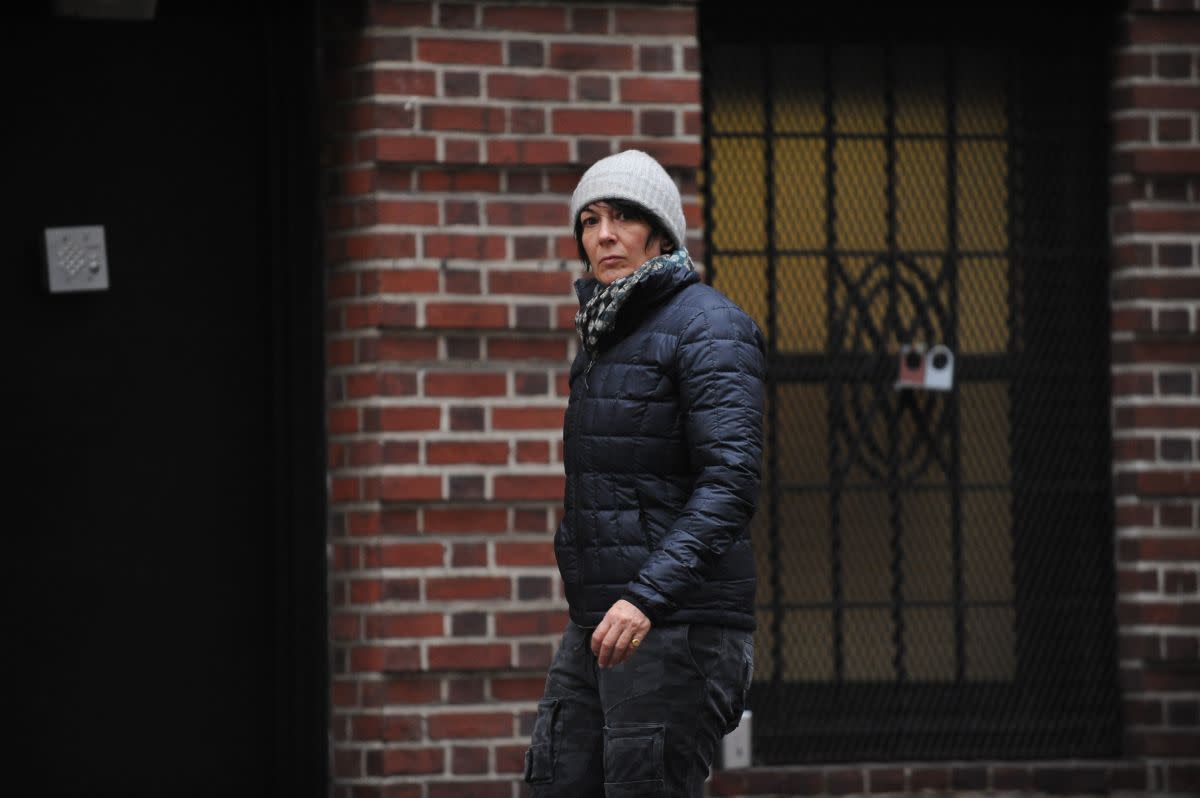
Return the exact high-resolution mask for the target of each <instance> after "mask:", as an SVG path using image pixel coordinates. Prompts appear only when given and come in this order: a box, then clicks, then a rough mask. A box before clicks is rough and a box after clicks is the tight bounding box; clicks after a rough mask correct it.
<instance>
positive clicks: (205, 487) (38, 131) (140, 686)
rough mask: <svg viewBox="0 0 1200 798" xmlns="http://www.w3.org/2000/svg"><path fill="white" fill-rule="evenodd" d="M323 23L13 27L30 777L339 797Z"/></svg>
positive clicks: (256, 17)
mask: <svg viewBox="0 0 1200 798" xmlns="http://www.w3.org/2000/svg"><path fill="white" fill-rule="evenodd" d="M47 5H49V4H47ZM100 5H101V6H103V5H104V4H100ZM281 7H282V6H281ZM314 20H315V14H314V9H313V4H312V3H298V4H289V5H288V6H287V8H286V10H280V9H275V8H273V7H270V4H253V3H250V4H244V5H238V6H234V5H232V4H205V3H191V4H186V5H185V4H180V3H172V2H170V1H169V0H165V1H164V2H159V3H158V13H157V14H156V16H155V18H153V19H151V20H143V21H114V20H66V19H56V18H54V17H52V16H50V15H49V13H47V14H46V16H44V17H40V18H24V19H19V20H11V19H10V20H9V21H8V22H7V23H6V33H7V36H6V39H7V41H6V44H5V48H4V50H5V56H6V58H5V63H4V69H3V77H2V78H0V80H2V81H3V97H4V98H5V101H6V103H5V104H6V107H7V108H8V113H7V114H6V117H7V124H6V127H7V133H8V137H9V138H8V140H9V141H10V144H9V147H8V150H7V156H8V157H7V159H6V174H5V179H4V188H5V195H6V196H5V200H6V202H5V207H6V212H5V214H4V228H5V231H6V235H5V236H4V247H5V249H4V256H5V262H6V268H5V269H4V270H3V277H2V278H0V279H3V291H2V293H0V296H3V297H4V300H5V302H4V304H5V309H6V312H5V313H4V322H5V325H6V329H5V331H6V335H5V341H6V342H7V348H8V350H9V353H10V354H9V357H8V358H7V364H8V366H9V370H8V372H7V379H6V383H7V385H8V386H9V388H10V391H9V392H10V395H12V396H13V397H14V400H15V401H14V406H13V411H12V413H11V415H10V416H9V417H10V432H9V439H8V444H7V446H6V447H5V451H6V452H7V453H8V454H9V456H10V460H9V462H10V466H9V467H10V471H11V472H13V473H14V477H13V482H12V483H10V484H11V486H12V487H13V488H14V490H13V491H12V494H11V495H12V497H13V498H12V503H11V505H10V507H11V511H10V519H9V523H8V525H7V527H8V535H7V537H8V538H9V540H10V542H11V543H10V548H9V551H8V556H7V557H6V560H7V562H8V563H9V567H8V569H7V570H8V572H9V575H10V576H9V579H8V580H7V585H6V587H7V601H6V609H7V611H8V615H9V616H10V619H11V622H10V629H11V630H12V633H11V634H10V635H8V636H7V642H8V645H7V646H6V648H7V654H6V660H7V661H8V663H9V667H10V670H11V672H10V678H9V679H8V682H7V684H8V689H9V690H11V691H13V693H15V696H16V698H15V702H14V706H13V707H12V709H11V710H10V713H9V714H8V716H7V717H6V721H7V722H6V726H7V727H8V728H9V730H10V732H15V734H16V738H17V741H18V742H17V745H16V747H15V749H10V753H15V754H16V756H15V757H14V761H13V762H12V764H11V765H10V766H9V768H8V769H7V774H6V779H5V781H6V784H8V785H10V786H11V785H12V784H13V783H16V784H20V785H24V786H27V787H28V788H29V789H31V790H33V791H34V792H36V793H37V794H80V795H83V794H88V795H94V794H101V793H119V794H124V795H135V794H136V795H141V794H152V795H178V794H192V793H204V794H209V795H233V794H254V795H269V794H279V793H287V794H289V795H302V794H307V795H323V794H325V786H324V784H325V781H326V773H327V764H326V761H325V759H326V756H327V754H326V751H327V744H326V742H325V738H326V723H325V714H326V709H325V707H326V704H327V698H326V687H325V684H326V682H327V679H326V676H325V664H324V663H325V658H326V654H325V592H324V590H325V588H324V578H325V575H324V552H323V534H324V532H323V530H324V517H323V507H324V499H323V479H322V467H323V464H322V458H323V455H322V446H323V444H322V425H321V388H320V385H321V345H320V318H321V316H320V306H321V288H320V286H321V281H320V268H319V260H318V256H317V252H318V244H319V241H318V232H317V231H318V230H319V229H320V225H319V217H318V215H317V212H316V208H317V202H318V196H317V181H316V175H317V166H316V156H315V147H314V146H313V142H314V141H315V136H316V132H315V124H313V122H312V121H311V120H312V119H313V118H315V110H316V109H315V99H314V96H315V74H316V66H315V63H316V48H315V44H314V42H315V39H316V37H315V23H314ZM74 225H103V226H104V228H105V235H106V240H107V254H108V260H109V268H110V288H109V289H108V290H107V291H99V292H88V293H69V294H50V293H48V292H47V290H46V289H45V287H44V286H43V280H44V276H43V273H44V271H45V267H44V266H43V265H42V254H41V241H42V238H43V230H44V228H47V227H59V226H74ZM22 794H33V793H32V792H30V793H22Z"/></svg>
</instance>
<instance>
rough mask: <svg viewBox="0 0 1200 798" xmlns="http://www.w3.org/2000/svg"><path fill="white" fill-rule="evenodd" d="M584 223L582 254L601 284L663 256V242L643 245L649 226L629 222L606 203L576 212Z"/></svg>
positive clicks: (592, 205)
mask: <svg viewBox="0 0 1200 798" xmlns="http://www.w3.org/2000/svg"><path fill="white" fill-rule="evenodd" d="M579 220H580V222H582V223H583V251H584V252H586V253H587V256H588V263H590V264H591V265H592V272H593V273H594V274H595V275H596V279H597V280H599V281H600V282H601V284H603V285H609V284H610V283H612V282H613V281H615V280H619V279H621V278H622V277H626V276H628V275H630V274H633V273H634V272H635V271H637V267H638V266H641V265H642V264H643V263H645V262H646V261H648V260H650V258H653V257H656V256H658V255H661V254H662V240H661V239H655V240H654V241H652V242H651V243H650V245H649V246H647V245H646V238H647V237H649V235H650V225H649V223H647V222H644V221H642V220H640V219H630V218H628V217H627V216H625V214H623V213H621V212H620V211H618V210H617V209H616V208H614V207H612V206H611V205H609V204H608V203H607V202H593V203H592V204H591V205H588V206H587V207H586V208H584V209H583V210H582V211H580V213H579Z"/></svg>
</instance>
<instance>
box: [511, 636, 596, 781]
mask: <svg viewBox="0 0 1200 798" xmlns="http://www.w3.org/2000/svg"><path fill="white" fill-rule="evenodd" d="M590 640H591V630H587V629H582V628H581V627H579V626H576V625H575V624H574V623H568V624H567V629H566V631H565V632H564V633H563V637H562V642H561V643H560V645H559V647H558V652H557V653H556V654H555V656H554V661H553V662H552V663H551V665H550V671H549V673H548V674H547V676H546V691H545V695H544V696H543V698H542V700H541V701H539V702H538V714H537V719H536V721H535V722H534V727H533V739H532V745H531V746H530V749H529V751H528V752H527V753H526V754H525V780H526V781H527V782H529V796H530V798H558V797H559V796H562V797H563V798H603V796H604V748H603V744H602V741H603V729H604V713H603V712H602V711H601V708H600V696H599V692H598V690H597V687H596V670H597V668H596V658H595V656H594V655H593V654H592V650H591V647H590Z"/></svg>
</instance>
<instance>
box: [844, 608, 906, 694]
mask: <svg viewBox="0 0 1200 798" xmlns="http://www.w3.org/2000/svg"><path fill="white" fill-rule="evenodd" d="M843 617H844V618H845V640H846V651H845V662H846V678H847V679H849V680H850V681H892V680H893V679H894V677H895V670H894V668H893V666H892V652H893V646H892V619H891V611H890V610H846V613H845V615H844V616H843Z"/></svg>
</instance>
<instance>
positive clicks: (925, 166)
mask: <svg viewBox="0 0 1200 798" xmlns="http://www.w3.org/2000/svg"><path fill="white" fill-rule="evenodd" d="M896 228H897V229H896V243H897V244H898V245H899V246H900V248H901V249H909V250H912V249H925V250H930V249H943V248H945V247H946V245H947V243H948V241H947V237H946V142H945V141H939V140H934V141H928V140H920V141H898V142H896Z"/></svg>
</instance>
